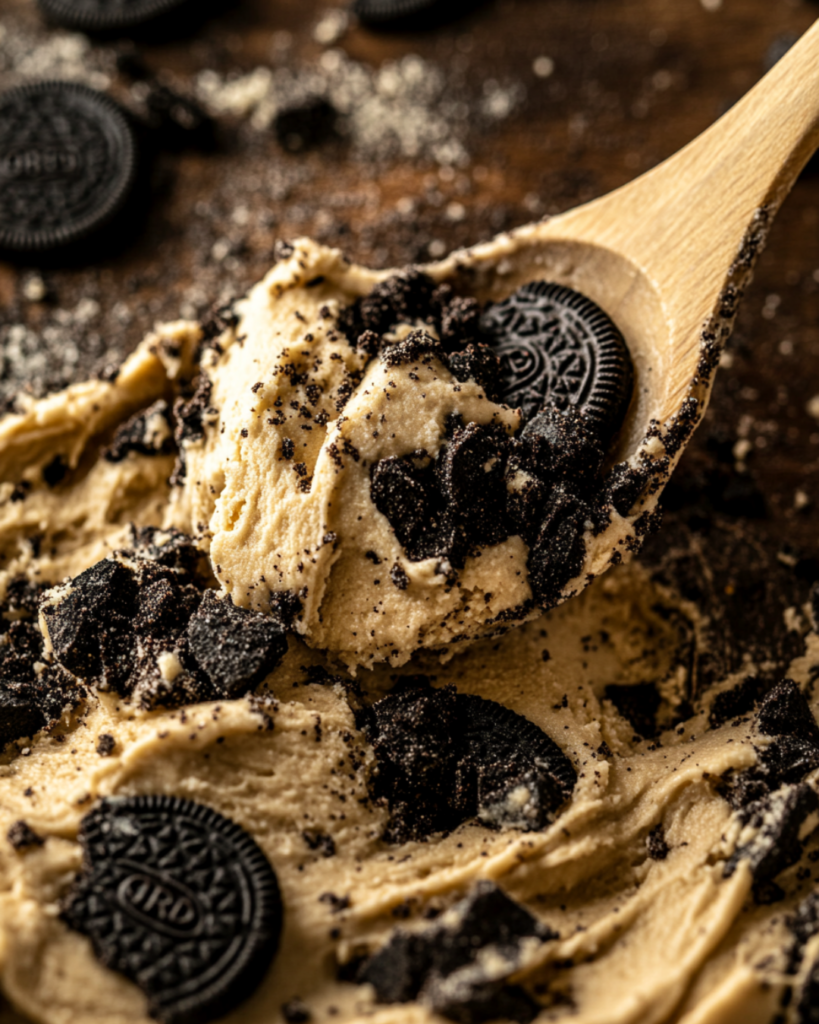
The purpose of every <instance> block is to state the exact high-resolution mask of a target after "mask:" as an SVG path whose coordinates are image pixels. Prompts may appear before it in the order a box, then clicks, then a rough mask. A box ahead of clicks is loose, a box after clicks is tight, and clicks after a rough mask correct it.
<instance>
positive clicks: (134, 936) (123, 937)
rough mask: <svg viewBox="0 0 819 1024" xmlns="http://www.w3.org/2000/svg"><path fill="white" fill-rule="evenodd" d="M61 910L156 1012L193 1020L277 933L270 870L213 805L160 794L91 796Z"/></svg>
mask: <svg viewBox="0 0 819 1024" xmlns="http://www.w3.org/2000/svg"><path fill="white" fill-rule="evenodd" d="M80 841H81V843H82V845H83V849H84V853H85V857H84V864H83V870H82V873H81V874H80V875H79V876H78V877H77V879H76V881H75V883H74V887H73V889H72V891H71V893H70V894H69V896H68V898H67V900H66V904H65V907H64V910H63V917H64V919H65V920H66V922H67V923H68V924H69V925H70V926H71V927H72V928H74V929H76V930H77V931H79V932H82V933H83V934H85V935H87V936H88V937H89V938H90V939H91V942H92V944H93V947H94V951H95V953H96V954H97V956H98V957H99V958H100V960H101V961H102V962H103V963H104V964H106V966H108V967H111V968H113V969H114V970H116V971H120V972H122V974H124V975H125V976H126V977H128V978H130V979H131V980H132V981H134V982H136V984H137V985H139V987H140V988H141V989H142V990H143V992H144V993H145V995H146V996H147V997H148V1006H149V1011H150V1013H151V1015H152V1016H154V1017H155V1018H156V1019H157V1020H160V1021H162V1022H163V1024H204V1022H205V1021H209V1020H212V1019H213V1018H215V1017H221V1016H223V1015H224V1014H226V1013H229V1012H230V1011H231V1010H232V1009H233V1008H234V1007H236V1006H238V1004H239V1003H241V1002H243V1001H244V1000H245V999H247V997H248V996H249V995H250V994H251V993H252V992H253V991H254V989H255V988H256V986H257V985H258V984H259V982H260V981H261V980H262V978H263V977H264V975H265V973H266V971H267V969H268V968H269V966H270V963H271V961H272V959H273V957H274V956H275V954H276V950H277V948H278V944H279V936H280V933H281V927H282V904H281V897H280V895H279V887H278V883H277V881H276V875H275V872H274V871H273V868H272V867H271V866H270V864H269V862H268V860H267V858H266V857H265V855H264V854H263V853H262V851H261V850H260V849H259V847H258V846H257V845H256V843H255V842H254V841H253V840H252V839H251V838H250V836H249V835H247V833H246V832H244V831H243V830H242V829H241V828H240V827H239V826H238V825H235V824H234V823H233V822H231V821H229V820H228V819H227V818H224V817H223V816H222V815H221V814H218V813H217V812H216V811H214V810H211V808H209V807H205V806H203V805H202V804H197V803H193V802H192V801H190V800H181V799H178V798H176V797H167V796H137V797H127V798H115V799H110V800H104V801H102V802H101V803H100V804H99V805H98V806H97V807H96V808H95V809H94V810H93V811H91V813H90V814H88V815H86V817H85V818H84V819H83V822H82V828H81V832H80Z"/></svg>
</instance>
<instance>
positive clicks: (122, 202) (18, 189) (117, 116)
mask: <svg viewBox="0 0 819 1024" xmlns="http://www.w3.org/2000/svg"><path fill="white" fill-rule="evenodd" d="M137 163H138V160H137V143H136V138H135V135H134V132H133V129H132V128H131V125H130V124H129V122H128V119H127V118H126V116H125V114H124V113H123V111H122V110H121V109H120V108H119V106H118V105H117V104H116V103H115V102H114V101H113V100H112V99H111V98H110V97H108V96H106V95H105V94H104V93H101V92H97V91H96V90H94V89H89V88H88V87H87V86H84V85H79V84H77V83H74V82H39V83H36V84H34V85H25V86H21V87H20V88H18V89H12V90H10V91H8V92H6V93H4V94H3V95H2V96H0V250H5V251H6V252H7V253H17V254H23V253H26V254H31V253H44V252H48V251H50V250H55V249H62V248H64V247H65V246H67V245H69V244H72V243H76V242H79V241H81V240H86V239H88V238H89V237H90V236H92V235H95V234H96V233H97V232H99V231H101V230H102V229H103V228H104V227H105V226H106V225H109V224H110V223H111V221H113V220H114V218H115V217H116V216H117V215H118V214H119V213H121V212H122V211H123V210H124V209H125V207H126V206H127V204H128V202H129V200H130V199H131V198H132V196H133V195H134V192H135V186H136V180H137Z"/></svg>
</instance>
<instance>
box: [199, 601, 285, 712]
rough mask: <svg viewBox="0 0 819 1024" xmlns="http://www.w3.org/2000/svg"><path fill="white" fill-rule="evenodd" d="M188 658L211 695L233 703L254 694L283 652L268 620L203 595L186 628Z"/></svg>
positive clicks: (279, 632) (280, 634) (281, 636)
mask: <svg viewBox="0 0 819 1024" xmlns="http://www.w3.org/2000/svg"><path fill="white" fill-rule="evenodd" d="M187 638H188V645H189V650H190V653H191V656H192V657H193V658H194V660H195V661H196V662H197V664H198V665H199V666H200V668H201V669H202V670H203V671H204V672H205V673H206V674H207V676H208V678H209V679H210V681H211V683H212V685H213V687H214V689H215V691H216V693H217V694H219V695H220V696H223V697H236V696H239V695H240V694H242V693H245V692H246V691H247V690H252V689H254V688H255V687H256V686H257V685H258V684H259V683H260V682H261V681H262V679H264V677H265V676H266V675H267V674H268V672H271V671H272V670H273V669H274V668H275V667H276V666H277V665H278V663H279V662H280V661H281V659H282V657H283V656H284V653H285V651H286V650H287V635H286V633H285V631H284V629H283V628H282V627H281V626H280V625H279V623H278V622H276V621H275V620H274V619H272V618H270V617H269V616H265V615H262V614H260V613H257V612H250V611H247V610H246V609H244V608H235V607H234V606H233V602H232V601H231V600H230V598H229V597H228V598H226V599H224V600H219V599H218V598H217V597H216V595H215V594H214V593H213V591H206V592H205V594H204V595H203V597H202V601H201V604H200V605H199V607H198V608H197V610H196V612H195V613H194V615H193V616H192V617H191V620H190V622H189V623H188V627H187Z"/></svg>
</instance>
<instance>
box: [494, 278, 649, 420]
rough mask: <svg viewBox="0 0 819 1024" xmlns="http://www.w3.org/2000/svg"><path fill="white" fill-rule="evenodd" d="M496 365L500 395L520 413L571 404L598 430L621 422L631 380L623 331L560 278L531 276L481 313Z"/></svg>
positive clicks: (526, 415)
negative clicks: (557, 281) (555, 280)
mask: <svg viewBox="0 0 819 1024" xmlns="http://www.w3.org/2000/svg"><path fill="white" fill-rule="evenodd" d="M481 326H482V328H483V330H484V332H485V333H486V334H487V335H489V337H490V338H492V339H494V348H495V352H496V353H497V355H498V356H499V357H500V360H501V365H502V376H503V386H502V391H501V401H503V402H505V403H506V404H507V405H511V406H518V407H520V409H521V410H522V412H523V416H524V419H525V420H527V421H528V420H530V419H532V417H533V416H535V415H536V414H537V413H538V412H539V411H540V410H541V409H543V407H544V406H546V405H547V404H548V405H552V406H556V407H557V408H558V409H564V410H565V409H566V408H567V407H568V406H574V407H575V408H576V409H577V410H578V411H579V412H582V413H583V416H584V418H585V420H586V422H587V423H588V424H590V425H593V426H594V427H595V428H596V429H597V431H598V433H599V434H600V435H601V436H602V437H609V436H611V435H613V434H614V433H615V432H616V431H617V430H618V429H619V427H620V425H621V424H622V422H623V418H624V416H625V414H626V410H627V409H628V405H629V401H630V400H631V393H632V388H633V370H632V364H631V356H630V355H629V351H628V346H627V345H626V343H625V341H624V339H623V336H622V334H621V333H620V331H619V330H618V329H617V327H616V326H615V325H614V324H613V323H612V321H611V320H610V319H609V317H608V316H606V314H605V313H604V312H603V310H602V309H600V307H599V306H597V305H596V304H595V303H594V302H592V301H591V299H589V298H587V297H586V296H585V295H581V294H580V293H579V292H576V291H574V290H573V289H571V288H566V287H565V286H564V285H560V284H554V283H549V282H547V281H532V282H530V283H529V284H525V285H523V287H522V288H519V289H518V290H517V291H516V292H515V293H514V294H513V295H511V296H510V297H509V298H508V299H506V300H505V301H504V302H499V303H497V304H495V305H493V306H490V307H489V308H488V309H487V310H486V312H485V313H484V316H483V318H482V321H481Z"/></svg>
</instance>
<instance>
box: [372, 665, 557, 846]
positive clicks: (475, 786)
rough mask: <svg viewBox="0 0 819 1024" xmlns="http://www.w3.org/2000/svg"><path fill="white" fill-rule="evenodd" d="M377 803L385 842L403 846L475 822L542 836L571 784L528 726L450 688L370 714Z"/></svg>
mask: <svg viewBox="0 0 819 1024" xmlns="http://www.w3.org/2000/svg"><path fill="white" fill-rule="evenodd" d="M371 729H372V735H373V746H374V749H375V754H376V757H377V759H378V764H379V773H378V775H377V776H375V779H374V791H375V795H376V796H379V797H386V798H387V800H388V801H389V804H390V809H391V811H392V820H391V823H390V828H389V838H391V839H393V840H398V841H403V840H404V839H408V838H419V837H420V836H423V835H428V834H429V833H431V832H436V831H441V830H443V829H452V828H456V827H457V826H458V824H460V822H462V821H465V820H467V819H468V818H473V817H478V818H480V820H481V821H483V822H484V823H485V824H487V825H490V826H492V827H495V828H520V829H523V830H524V831H530V830H532V829H539V828H543V827H545V826H546V825H547V824H548V823H549V822H550V821H552V820H553V818H554V815H555V813H556V812H557V811H558V809H559V808H560V807H561V805H562V804H564V803H565V802H566V800H568V799H569V798H570V797H571V795H572V791H573V790H574V786H575V782H576V780H577V775H576V772H575V770H574V768H573V767H572V764H571V762H570V761H569V759H568V758H567V757H566V755H565V754H564V753H563V751H562V750H561V749H560V747H558V745H557V744H556V743H555V742H554V741H553V740H552V739H551V738H550V737H549V736H547V734H546V733H545V732H543V731H542V730H541V729H540V728H539V727H538V726H537V725H535V723H534V722H530V721H529V720H528V719H526V718H524V717H523V716H522V715H519V714H517V713H516V712H515V711H512V710H511V709H510V708H507V707H504V705H502V704H498V703H496V702H495V701H491V700H484V699H483V698H481V697H476V696H473V695H471V694H461V693H456V691H455V689H454V688H453V687H443V688H440V689H436V688H434V687H431V686H428V685H418V686H412V687H411V688H409V689H402V688H399V689H398V690H397V691H396V692H395V693H393V694H390V695H389V696H387V697H384V698H383V699H382V700H380V701H378V702H377V703H376V704H374V705H373V708H372V711H371Z"/></svg>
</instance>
